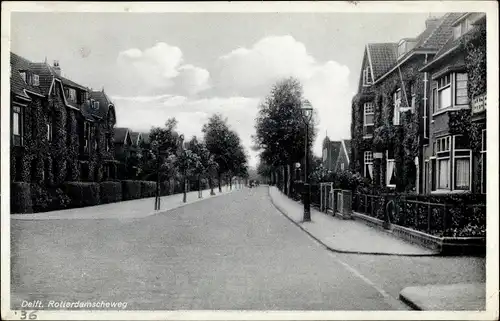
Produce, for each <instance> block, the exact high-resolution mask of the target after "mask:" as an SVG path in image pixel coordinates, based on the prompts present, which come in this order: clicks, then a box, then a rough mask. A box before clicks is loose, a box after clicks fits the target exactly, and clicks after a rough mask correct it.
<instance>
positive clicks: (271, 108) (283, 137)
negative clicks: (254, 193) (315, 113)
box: [253, 78, 316, 194]
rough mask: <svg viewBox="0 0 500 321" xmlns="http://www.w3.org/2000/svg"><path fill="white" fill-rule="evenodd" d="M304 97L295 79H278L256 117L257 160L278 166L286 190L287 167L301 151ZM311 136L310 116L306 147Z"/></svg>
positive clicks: (287, 182)
mask: <svg viewBox="0 0 500 321" xmlns="http://www.w3.org/2000/svg"><path fill="white" fill-rule="evenodd" d="M304 101H305V99H304V97H303V90H302V85H301V84H300V82H299V81H298V80H296V79H294V78H287V79H284V80H281V81H278V82H277V83H276V84H275V85H274V86H273V88H272V89H271V92H270V94H269V95H268V96H267V97H266V98H265V100H264V102H262V103H261V104H260V106H259V113H258V116H257V118H256V125H255V129H256V134H255V136H254V137H253V139H254V142H255V148H256V149H257V150H259V151H260V158H261V161H263V162H265V163H266V164H267V165H268V166H270V167H272V168H273V169H274V171H276V169H278V168H281V170H282V171H283V174H284V175H283V180H284V184H283V186H284V191H285V193H287V194H288V191H289V186H288V185H289V172H290V169H291V168H293V164H294V163H296V162H299V161H301V160H303V158H304V155H305V152H304V150H305V129H306V126H305V123H304V121H303V117H302V110H301V107H302V105H303V104H304ZM315 137H316V130H315V117H314V118H313V120H312V121H311V123H310V124H309V132H308V140H309V142H310V143H309V148H310V146H312V145H313V144H312V142H313V141H314V138H315ZM310 154H312V153H310ZM278 174H279V172H278Z"/></svg>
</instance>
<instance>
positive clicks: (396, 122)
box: [392, 89, 401, 125]
mask: <svg viewBox="0 0 500 321" xmlns="http://www.w3.org/2000/svg"><path fill="white" fill-rule="evenodd" d="M400 107H401V89H398V90H396V92H394V115H393V117H392V123H393V125H399V124H400Z"/></svg>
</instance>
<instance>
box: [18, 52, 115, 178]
mask: <svg viewBox="0 0 500 321" xmlns="http://www.w3.org/2000/svg"><path fill="white" fill-rule="evenodd" d="M10 76H11V77H10V78H11V122H12V123H11V137H12V138H11V142H12V144H11V177H12V181H14V182H26V183H37V184H38V185H40V186H51V187H57V186H60V185H61V184H62V183H63V182H65V181H101V180H103V179H106V178H107V177H105V174H104V173H109V172H110V171H108V170H105V168H106V166H109V164H112V162H113V158H114V157H113V154H112V153H107V152H106V151H105V148H104V141H105V135H106V133H110V132H112V131H113V128H114V126H115V124H116V114H115V108H114V105H113V104H112V103H111V102H110V101H109V102H108V103H107V104H104V105H101V106H100V107H99V105H98V104H96V100H94V99H93V98H92V97H91V91H90V90H89V89H88V88H86V87H84V86H82V85H79V84H77V83H75V82H73V81H72V80H70V79H68V78H66V77H63V76H62V75H61V68H60V65H59V63H58V62H57V61H55V62H54V64H53V65H52V66H51V65H49V64H48V63H47V62H42V63H38V62H37V63H33V62H31V61H29V60H27V59H25V58H23V57H21V56H19V55H17V54H15V53H11V75H10ZM107 162H109V163H107ZM110 175H112V174H111V173H110V174H109V175H108V177H109V176H110Z"/></svg>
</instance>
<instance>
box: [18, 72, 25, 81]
mask: <svg viewBox="0 0 500 321" xmlns="http://www.w3.org/2000/svg"><path fill="white" fill-rule="evenodd" d="M19 74H20V75H21V78H23V80H24V82H26V71H20V72H19Z"/></svg>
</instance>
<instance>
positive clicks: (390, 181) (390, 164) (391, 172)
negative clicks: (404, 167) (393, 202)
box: [385, 150, 396, 187]
mask: <svg viewBox="0 0 500 321" xmlns="http://www.w3.org/2000/svg"><path fill="white" fill-rule="evenodd" d="M385 155H386V171H385V173H386V177H385V182H386V185H387V186H389V187H395V186H396V162H395V161H394V150H387V151H386V152H385Z"/></svg>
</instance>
